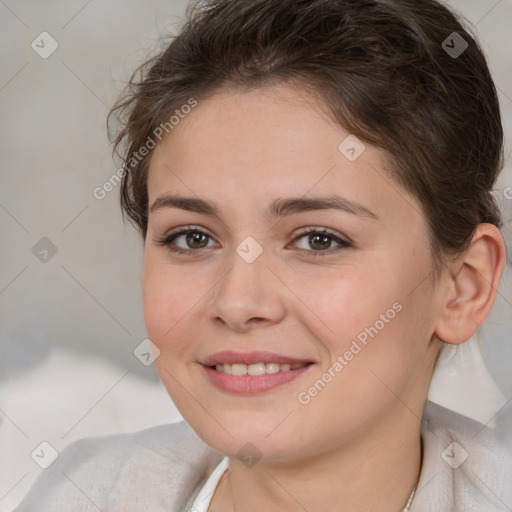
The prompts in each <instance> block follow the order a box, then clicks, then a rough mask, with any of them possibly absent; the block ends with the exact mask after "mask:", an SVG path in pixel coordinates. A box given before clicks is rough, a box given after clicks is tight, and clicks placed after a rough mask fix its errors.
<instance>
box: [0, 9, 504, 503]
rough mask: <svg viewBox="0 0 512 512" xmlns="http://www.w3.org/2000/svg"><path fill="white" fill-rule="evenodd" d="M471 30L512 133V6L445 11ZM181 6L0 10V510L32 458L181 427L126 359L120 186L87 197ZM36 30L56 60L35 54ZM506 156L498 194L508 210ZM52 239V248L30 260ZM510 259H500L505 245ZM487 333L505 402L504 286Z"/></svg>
mask: <svg viewBox="0 0 512 512" xmlns="http://www.w3.org/2000/svg"><path fill="white" fill-rule="evenodd" d="M449 4H451V5H453V6H456V7H457V8H458V9H460V11H461V12H462V13H464V14H465V15H466V17H467V18H468V19H469V20H470V21H471V22H472V23H473V24H475V25H476V29H477V32H478V34H479V37H480V41H481V43H482V45H483V47H484V50H485V52H486V54H487V55H488V58H489V62H490V65H491V68H492V71H493V74H494V76H495V81H496V84H497V86H498V88H499V91H500V101H501V105H502V111H503V116H504V125H505V130H506V134H507V141H508V143H507V151H509V150H510V147H511V144H510V140H511V134H512V99H511V98H512V69H511V66H512V55H511V48H510V43H507V41H509V40H510V39H509V36H510V30H511V27H512V0H500V1H497V0H456V1H455V0H453V1H451V2H449ZM186 6H187V2H186V1H185V0H167V1H159V0H149V1H144V2H143V1H135V0H125V1H120V0H107V1H100V0H91V1H84V0H80V1H78V0H76V1H67V2H57V1H56V0H47V1H45V2H37V1H35V0H32V1H28V0H17V1H16V0H0V39H1V43H2V44H1V45H0V55H1V67H0V114H1V115H0V126H1V133H2V136H1V137H0V162H1V171H0V172H1V187H0V230H1V239H0V240H1V241H0V247H1V253H0V393H1V395H0V443H1V444H0V511H4V512H5V511H10V510H12V508H13V506H14V505H15V504H16V503H17V502H18V501H19V499H21V497H22V496H23V494H24V493H25V492H26V490H27V489H28V487H29V485H30V483H31V482H32V481H33V479H34V478H35V477H36V476H37V474H38V473H39V472H40V471H42V470H41V469H40V468H39V467H38V466H37V465H36V464H35V462H34V461H33V460H32V459H31V457H30V453H31V452H32V450H34V449H35V448H36V447H37V446H38V445H39V443H40V442H42V441H48V442H50V444H51V445H52V446H54V447H55V448H56V449H57V450H59V451H60V450H61V449H62V448H63V447H64V446H65V445H66V444H68V443H69V442H71V441H72V440H73V439H76V438H79V437H83V436H85V435H96V434H107V433H111V432H119V431H130V430H137V429H140V428H145V427H146V426H149V425H152V424H156V423H162V422H166V421H175V420H177V419H179V417H180V416H179V414H178V413H177V411H176V410H175V408H174V407H173V405H172V403H171V401H170V399H169V398H168V397H167V395H166V393H165V390H163V388H162V386H161V384H160V383H159V381H158V379H157V377H156V373H155V371H154V369H153V367H152V366H149V367H145V366H143V365H142V364H141V363H140V362H139V361H138V360H137V359H136V358H135V357H134V355H133V350H134V348H135V347H136V346H137V345H138V344H139V343H140V342H141V341H142V340H143V339H144V338H145V329H144V324H143V317H142V307H141V302H140V269H141V263H142V243H141V240H140V239H139V237H138V235H137V234H136V233H135V231H134V230H133V229H132V228H131V226H130V225H129V224H127V225H126V226H123V223H122V221H121V215H120V210H119V206H118V202H119V199H118V189H116V190H114V191H113V192H111V193H110V194H108V195H107V197H106V198H105V199H104V200H102V201H99V200H97V199H95V198H94V197H93V193H92V192H93V190H94V189H95V188H96V187H98V186H101V185H102V184H103V183H104V182H105V181H106V180H107V179H108V178H109V177H110V176H111V175H112V174H113V173H114V172H115V171H116V167H115V165H114V163H113V162H112V160H111V153H110V147H109V144H108V140H107V136H106V130H105V118H106V114H107V112H108V108H109V107H110V105H111V104H112V103H113V101H114V100H115V99H116V98H117V96H118V94H119V92H120V91H121V89H122V87H123V83H124V81H126V79H127V77H128V76H129V74H130V73H131V71H132V70H133V69H134V68H135V67H136V65H137V64H139V63H140V62H141V61H142V60H143V59H144V57H145V56H146V55H147V53H148V52H150V51H153V50H154V48H155V41H156V40H157V39H158V37H159V35H164V34H167V33H168V32H169V31H174V30H175V28H173V27H174V25H175V23H177V22H179V21H180V18H181V16H182V15H183V13H184V12H185V8H186ZM43 31H46V32H49V33H50V34H51V35H52V37H53V38H54V39H55V40H56V41H57V42H58V45H59V47H58V49H57V50H56V51H55V53H53V54H52V55H51V56H50V57H49V58H48V59H42V58H41V57H40V56H38V54H36V52H35V51H34V50H33V49H32V48H31V42H32V41H33V40H34V39H36V37H37V36H39V34H40V33H41V32H43ZM508 186H512V168H511V166H510V160H509V161H508V163H507V167H506V170H505V172H504V174H503V175H502V177H501V179H500V183H499V185H498V187H497V191H496V193H497V196H498V197H499V198H500V203H501V204H502V206H503V208H504V209H507V213H506V216H507V221H508V224H507V227H506V228H505V230H504V231H505V233H506V236H507V239H508V243H509V247H510V238H511V236H512V235H511V227H510V226H511V220H512V219H511V217H512V215H511V213H510V212H511V203H512V200H506V199H505V197H504V195H503V190H504V189H505V188H506V187H508ZM42 237H47V238H49V239H50V240H51V241H52V242H53V244H55V246H56V247H57V249H58V252H57V253H56V254H55V256H54V257H52V258H51V259H50V260H49V261H48V262H46V263H43V262H41V261H39V260H38V259H37V258H36V257H35V255H34V254H33V253H32V247H33V246H34V245H35V244H36V243H37V242H38V241H39V240H40V239H41V238H42ZM509 250H510V249H509ZM510 274H511V272H510V268H509V269H507V275H506V280H505V281H504V283H503V285H502V288H501V290H500V297H499V298H498V303H497V305H496V307H495V310H494V311H493V313H492V315H491V317H490V318H489V320H488V321H487V323H486V324H485V327H484V329H483V334H484V336H482V346H483V350H484V355H485V358H486V361H487V363H488V365H489V368H490V369H491V371H492V373H493V374H494V376H495V378H496V380H497V382H498V383H499V384H500V386H501V388H502V390H503V391H504V392H505V394H506V395H507V397H508V398H512V378H511V376H510V373H511V372H510V364H509V363H508V362H509V361H511V360H512V343H510V342H511V341H512V340H511V337H512V336H511V330H512V320H511V317H512V285H511V281H512V277H510Z"/></svg>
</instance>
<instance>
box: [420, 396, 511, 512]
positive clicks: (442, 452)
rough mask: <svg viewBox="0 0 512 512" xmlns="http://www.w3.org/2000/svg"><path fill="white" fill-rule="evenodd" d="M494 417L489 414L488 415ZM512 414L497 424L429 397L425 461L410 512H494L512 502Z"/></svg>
mask: <svg viewBox="0 0 512 512" xmlns="http://www.w3.org/2000/svg"><path fill="white" fill-rule="evenodd" d="M491 419H492V418H489V421H490V420H491ZM511 420H512V418H511V416H510V412H509V411H508V410H507V411H506V410H504V411H503V412H502V414H501V417H500V418H499V421H497V424H496V427H495V428H490V427H488V426H486V425H485V424H482V423H479V422H478V421H475V420H473V419H471V418H468V417H467V416H463V415H461V414H459V413H456V412H454V411H452V410H450V409H447V408H445V407H442V406H440V405H437V404H435V403H433V402H427V404H426V406H425V410H424V415H423V423H422V439H423V462H422V468H421V474H420V480H419V482H418V489H417V491H416V496H415V498H414V500H413V506H412V507H411V512H416V511H421V512H434V511H436V512H437V511H438V510H451V511H453V512H459V511H460V512H462V511H464V512H496V511H507V510H508V511H510V508H508V507H507V505H508V506H510V505H512V443H511V441H512V434H511V427H512V421H511Z"/></svg>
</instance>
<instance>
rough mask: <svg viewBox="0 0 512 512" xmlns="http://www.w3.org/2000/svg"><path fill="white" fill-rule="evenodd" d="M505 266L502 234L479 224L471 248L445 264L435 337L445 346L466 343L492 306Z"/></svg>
mask: <svg viewBox="0 0 512 512" xmlns="http://www.w3.org/2000/svg"><path fill="white" fill-rule="evenodd" d="M505 262H506V249H505V243H504V241H503V236H502V234H501V231H500V230H499V229H498V228H497V227H496V226H494V225H492V224H479V225H478V226H477V228H476V230H475V233H474V235H473V238H472V240H471V244H470V246H469V247H468V248H467V249H466V251H464V253H463V254H461V255H460V256H458V257H457V258H456V260H454V261H452V262H450V263H449V264H447V269H448V273H449V274H450V275H449V276H447V277H445V278H444V279H445V280H446V286H445V287H444V288H445V290H446V293H445V294H444V295H443V297H442V302H441V304H440V306H441V309H440V312H439V318H438V319H437V322H436V326H435V334H436V335H437V337H438V338H440V339H441V340H442V341H444V342H445V343H451V344H459V343H464V342H465V341H467V340H469V339H470V338H471V337H472V336H473V335H474V334H475V333H476V331H477V330H478V329H479V327H480V326H481V325H482V323H483V322H484V320H485V319H486V318H487V315H488V314H489V312H490V311H491V309H492V306H493V305H494V301H495V299H496V294H497V293H498V288H499V285H500V280H501V276H502V274H503V269H504V267H505Z"/></svg>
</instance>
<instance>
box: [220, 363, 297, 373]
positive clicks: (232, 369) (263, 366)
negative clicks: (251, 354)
mask: <svg viewBox="0 0 512 512" xmlns="http://www.w3.org/2000/svg"><path fill="white" fill-rule="evenodd" d="M303 366H306V365H305V364H301V363H299V364H288V363H284V364H279V363H255V364H242V363H234V364H227V363H226V364H217V365H215V369H216V370H217V371H218V372H223V373H228V374H229V375H264V374H265V373H277V372H289V371H290V370H297V369H298V368H302V367H303Z"/></svg>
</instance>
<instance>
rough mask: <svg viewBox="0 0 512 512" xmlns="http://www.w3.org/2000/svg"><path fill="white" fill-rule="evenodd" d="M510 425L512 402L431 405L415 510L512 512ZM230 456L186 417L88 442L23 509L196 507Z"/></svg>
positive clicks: (48, 476) (114, 511) (182, 510)
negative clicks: (497, 409) (477, 414)
mask: <svg viewBox="0 0 512 512" xmlns="http://www.w3.org/2000/svg"><path fill="white" fill-rule="evenodd" d="M511 425H512V404H509V406H508V407H506V408H504V409H503V410H502V411H501V413H500V414H499V416H498V418H497V421H496V427H495V428H489V427H487V426H485V425H483V424H481V423H479V422H477V421H474V420H472V419H470V418H468V417H465V416H462V415H460V414H457V413H455V412H454V411H450V410H448V409H446V408H444V407H441V406H439V405H437V404H435V403H433V402H427V404H426V406H425V411H424V421H423V423H422V439H423V448H424V450H423V464H422V468H421V473H420V480H419V482H418V488H417V491H416V494H415V496H414V499H413V502H412V505H411V508H410V512H510V511H511V510H512V429H511ZM223 458H224V457H223V455H221V454H220V453H218V452H217V451H215V450H213V449H212V448H210V447H209V446H207V445H206V444H205V443H204V442H203V441H202V440H201V439H199V438H198V437H197V435H196V434H195V433H194V431H193V430H192V429H191V428H190V426H189V425H188V424H187V423H185V422H179V423H174V424H170V425H162V426H159V427H153V428H150V429H146V430H142V431H140V432H136V433H134V434H118V435H113V436H103V437H99V438H89V439H83V440H81V441H77V442H75V443H73V444H72V445H71V446H69V447H68V448H67V449H66V450H64V451H63V452H62V453H61V454H60V456H59V458H58V459H57V461H56V462H55V463H54V464H53V465H52V466H50V468H49V469H48V470H46V471H45V473H43V475H42V476H41V477H40V478H39V480H38V481H37V482H36V485H35V486H34V487H33V488H32V489H31V491H30V492H29V494H28V496H27V497H26V498H25V500H24V501H23V502H22V504H21V505H20V506H19V508H18V509H17V512H70V511H72V512H97V511H98V509H100V510H101V511H102V512H120V511H123V512H192V511H193V509H192V506H194V503H195V502H197V500H196V498H197V497H198V495H199V493H200V492H201V490H202V489H203V488H204V486H205V483H207V481H208V480H209V479H210V478H211V483H212V484H213V482H214V481H215V478H216V477H217V475H218V474H216V476H215V477H214V476H213V475H212V473H213V472H214V470H215V469H216V468H218V465H219V463H220V462H221V461H222V459H223ZM455 466H456V467H455ZM224 469H225V468H224ZM218 471H219V472H220V473H221V474H222V466H221V467H220V469H219V470H218ZM205 492H207V491H205ZM198 505H201V503H198ZM203 508H204V507H203Z"/></svg>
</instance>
